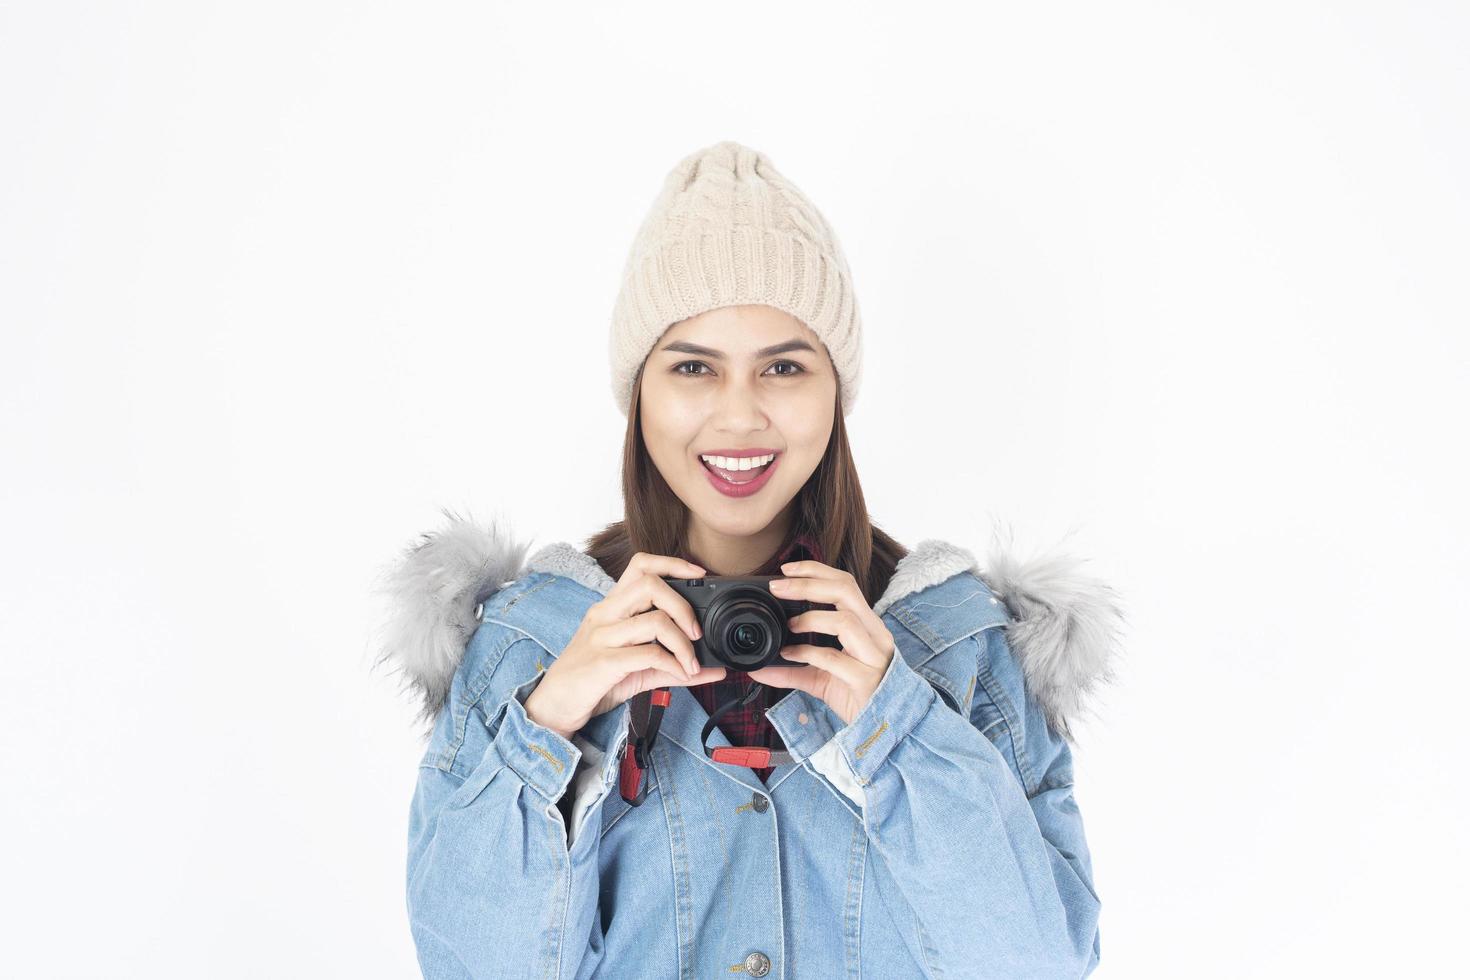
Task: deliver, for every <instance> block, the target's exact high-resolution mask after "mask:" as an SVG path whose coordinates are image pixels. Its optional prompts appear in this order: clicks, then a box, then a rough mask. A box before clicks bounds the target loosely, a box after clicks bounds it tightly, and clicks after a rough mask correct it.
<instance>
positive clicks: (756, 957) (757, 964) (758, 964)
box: [745, 953, 771, 977]
mask: <svg viewBox="0 0 1470 980" xmlns="http://www.w3.org/2000/svg"><path fill="white" fill-rule="evenodd" d="M745 972H746V973H749V974H750V975H751V976H753V977H763V976H765V975H766V974H767V973H770V972H771V958H770V957H769V956H767V955H766V954H765V953H751V954H750V955H749V956H747V957H746V958H745Z"/></svg>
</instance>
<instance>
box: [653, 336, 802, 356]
mask: <svg viewBox="0 0 1470 980" xmlns="http://www.w3.org/2000/svg"><path fill="white" fill-rule="evenodd" d="M662 350H667V351H673V352H675V353H677V354H696V355H698V356H699V357H710V358H713V359H715V360H717V361H723V360H724V359H725V355H724V354H722V353H720V352H719V351H717V350H713V349H711V348H709V347H701V346H700V345H698V344H691V343H690V342H689V341H687V340H675V341H671V342H670V343H668V344H665V345H664V346H663V348H662ZM794 350H804V351H811V352H812V353H813V354H815V353H816V350H815V349H814V348H813V347H812V345H811V344H809V343H807V342H806V341H804V340H787V341H783V342H782V343H779V344H772V345H771V346H770V347H762V348H761V349H760V350H758V351H756V352H755V356H756V357H757V358H762V357H771V356H773V355H776V354H785V353H786V352H788V351H794Z"/></svg>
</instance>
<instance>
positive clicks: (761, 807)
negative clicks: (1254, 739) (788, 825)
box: [750, 793, 771, 966]
mask: <svg viewBox="0 0 1470 980" xmlns="http://www.w3.org/2000/svg"><path fill="white" fill-rule="evenodd" d="M750 804H751V806H753V807H755V812H756V813H765V812H766V810H767V809H769V808H770V806H771V801H770V800H768V799H766V798H765V797H764V796H762V795H761V794H759V793H755V794H754V795H752V796H751V798H750ZM751 955H755V954H751ZM766 965H767V966H769V965H770V964H769V963H768V964H766Z"/></svg>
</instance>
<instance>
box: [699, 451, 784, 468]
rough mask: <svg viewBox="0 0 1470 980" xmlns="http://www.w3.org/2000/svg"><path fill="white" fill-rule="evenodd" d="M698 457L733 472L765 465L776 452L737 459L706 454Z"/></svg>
mask: <svg viewBox="0 0 1470 980" xmlns="http://www.w3.org/2000/svg"><path fill="white" fill-rule="evenodd" d="M699 458H700V459H702V460H704V461H705V462H706V463H708V464H709V465H711V466H713V467H714V468H715V469H720V470H730V471H731V472H734V471H735V470H753V469H755V468H756V467H757V466H765V465H766V464H767V463H769V462H770V461H771V460H773V459H775V458H776V454H775V453H771V454H770V455H769V456H742V457H741V458H739V459H733V458H731V457H729V456H706V455H703V454H701V455H700V457H699Z"/></svg>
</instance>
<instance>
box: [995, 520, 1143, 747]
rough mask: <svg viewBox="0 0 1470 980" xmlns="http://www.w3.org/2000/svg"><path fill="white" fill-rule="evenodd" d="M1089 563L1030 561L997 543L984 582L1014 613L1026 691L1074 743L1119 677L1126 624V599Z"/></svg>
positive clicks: (1066, 558)
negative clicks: (1096, 702)
mask: <svg viewBox="0 0 1470 980" xmlns="http://www.w3.org/2000/svg"><path fill="white" fill-rule="evenodd" d="M1084 561H1086V559H1080V558H1075V557H1072V556H1070V555H1067V554H1063V553H1060V552H1056V553H1052V554H1048V555H1039V556H1036V557H1033V558H1030V559H1025V560H1022V559H1020V558H1017V557H1016V555H1015V554H1014V553H1013V552H1012V551H1011V550H1010V549H1009V548H1008V547H1007V546H1004V545H1002V544H1001V543H1000V541H999V538H998V537H997V540H996V543H995V544H994V546H993V547H992V549H991V552H990V556H989V563H990V568H989V570H988V571H986V572H984V573H982V574H981V576H980V577H981V578H982V579H983V580H984V582H985V584H986V585H988V586H989V587H990V591H992V592H994V593H995V594H996V596H998V597H999V598H1000V599H1001V601H1002V602H1004V603H1005V605H1006V608H1007V609H1009V610H1010V613H1011V617H1012V619H1013V622H1012V623H1011V625H1010V626H1009V627H1008V628H1007V630H1006V641H1007V643H1008V644H1009V645H1010V648H1011V652H1012V653H1014V654H1015V656H1016V660H1017V661H1018V662H1019V663H1020V665H1021V671H1022V673H1023V674H1024V675H1025V678H1026V689H1027V690H1028V691H1029V692H1030V693H1031V695H1032V696H1033V697H1034V698H1035V699H1036V701H1037V703H1038V704H1040V705H1041V709H1042V712H1043V713H1044V714H1045V715H1046V719H1047V721H1048V722H1049V723H1050V724H1051V726H1052V727H1053V728H1055V729H1056V730H1057V731H1058V732H1059V733H1060V734H1061V735H1062V736H1063V737H1065V738H1066V739H1067V740H1068V741H1072V738H1073V728H1072V726H1073V725H1074V724H1075V723H1076V722H1078V721H1080V720H1081V719H1082V718H1083V717H1084V716H1085V715H1087V714H1091V710H1090V708H1089V706H1088V702H1089V699H1090V698H1091V696H1092V695H1093V694H1094V693H1095V692H1096V691H1097V689H1098V688H1100V687H1102V686H1103V685H1105V684H1107V683H1109V682H1110V681H1112V680H1113V679H1114V676H1115V671H1114V664H1115V662H1116V661H1117V660H1118V658H1119V656H1120V653H1121V635H1122V631H1123V625H1124V623H1125V622H1126V617H1125V615H1124V613H1123V610H1122V607H1121V604H1120V602H1119V597H1118V594H1117V593H1116V592H1115V591H1114V590H1113V588H1112V587H1111V586H1110V585H1108V584H1107V583H1106V582H1103V581H1102V580H1101V579H1098V578H1096V577H1094V576H1092V575H1089V574H1087V573H1086V572H1084V571H1083V570H1082V565H1083V562H1084Z"/></svg>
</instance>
